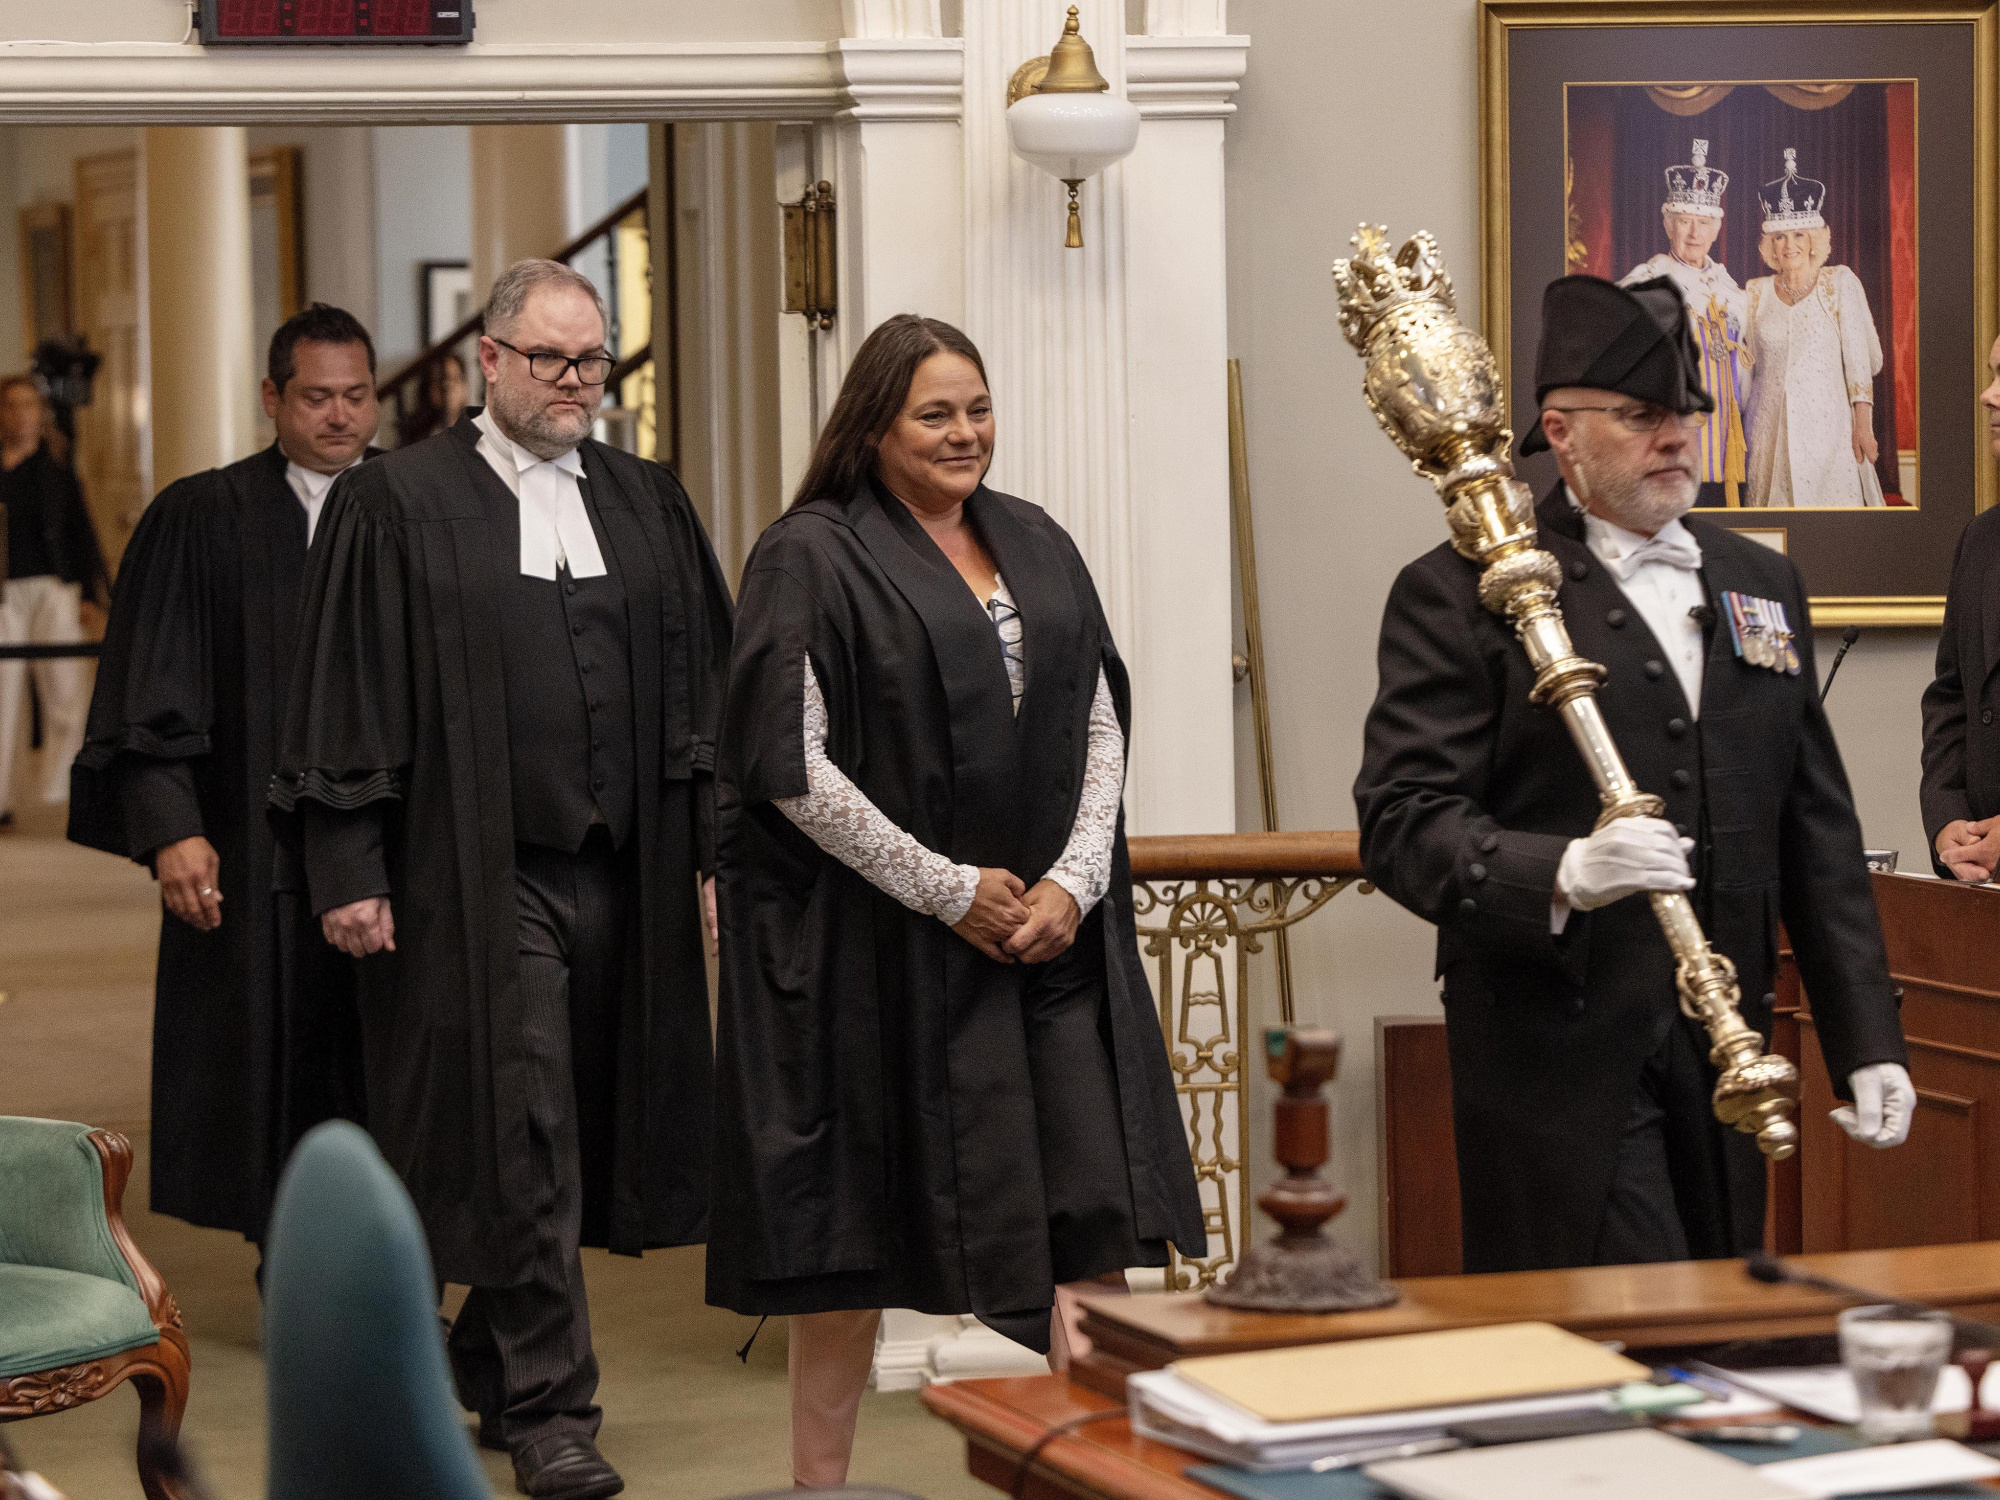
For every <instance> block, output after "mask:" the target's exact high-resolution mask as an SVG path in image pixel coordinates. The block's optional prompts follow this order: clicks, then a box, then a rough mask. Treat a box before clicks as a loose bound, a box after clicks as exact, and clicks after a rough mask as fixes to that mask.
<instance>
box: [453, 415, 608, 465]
mask: <svg viewBox="0 0 2000 1500" xmlns="http://www.w3.org/2000/svg"><path fill="white" fill-rule="evenodd" d="M472 425H473V426H474V427H477V428H478V429H479V430H480V431H481V432H483V433H485V434H486V435H487V436H488V437H490V438H491V439H493V442H494V445H495V446H496V447H498V448H499V449H500V451H501V452H502V453H504V454H506V455H507V459H508V461H509V462H510V463H512V464H513V465H514V473H515V474H516V475H517V476H518V475H521V474H525V473H527V472H528V470H530V469H532V468H533V467H534V466H535V465H536V464H553V465H555V467H557V468H558V469H561V470H562V471H563V472H564V473H566V474H574V475H575V476H576V477H577V478H579V479H581V478H582V477H583V457H582V455H581V454H579V453H578V452H577V450H576V449H574V448H572V449H570V450H569V452H567V453H563V454H558V455H557V456H556V457H554V458H541V457H538V456H537V455H535V454H533V453H530V452H529V451H528V450H527V449H526V448H523V447H522V446H521V445H520V444H519V443H517V442H515V441H514V440H513V439H512V438H510V437H509V436H507V434H506V433H504V432H502V431H501V430H500V424H499V423H498V422H496V421H494V420H493V413H492V412H491V411H490V410H486V409H482V410H481V411H480V413H479V415H478V416H476V417H474V418H473V419H472Z"/></svg>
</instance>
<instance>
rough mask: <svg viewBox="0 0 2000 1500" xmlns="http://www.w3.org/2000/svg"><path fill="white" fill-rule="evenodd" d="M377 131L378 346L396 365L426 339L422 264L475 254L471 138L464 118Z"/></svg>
mask: <svg viewBox="0 0 2000 1500" xmlns="http://www.w3.org/2000/svg"><path fill="white" fill-rule="evenodd" d="M482 14H483V11H482ZM374 136H375V225H376V228H375V258H376V281H377V291H376V297H377V302H376V313H375V346H376V349H377V351H378V352H379V354H380V356H381V361H382V368H383V369H384V370H394V369H395V368H396V367H397V366H398V365H400V364H401V363H402V362H403V361H404V360H406V359H408V358H409V357H410V356H411V355H412V354H415V353H416V352H417V350H418V349H420V348H421V347H422V346H423V336H422V335H423V330H422V327H421V325H420V321H419V320H420V318H421V316H422V297H421V290H422V280H421V273H420V272H419V270H418V267H419V264H420V263H421V262H423V261H426V260H462V261H469V260H470V259H471V258H472V139H471V135H470V133H469V131H468V130H467V128H466V127H465V126H463V125H383V126H379V127H377V128H376V130H375V131H374Z"/></svg>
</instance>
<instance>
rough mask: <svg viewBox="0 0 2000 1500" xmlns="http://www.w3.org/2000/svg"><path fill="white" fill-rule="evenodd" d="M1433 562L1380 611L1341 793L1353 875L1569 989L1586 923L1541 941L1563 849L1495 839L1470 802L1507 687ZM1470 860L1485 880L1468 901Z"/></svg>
mask: <svg viewBox="0 0 2000 1500" xmlns="http://www.w3.org/2000/svg"><path fill="white" fill-rule="evenodd" d="M1438 562H1439V558H1438V557H1437V556H1436V555H1435V554H1433V555H1432V556H1431V557H1427V558H1421V559H1419V560H1418V561H1417V562H1415V563H1412V564H1411V565H1410V566H1409V567H1407V568H1405V569H1404V570H1403V572H1402V574H1401V575H1400V576H1399V577H1398V578H1397V579H1396V583H1395V587H1394V588H1392V589H1391V590H1390V593H1389V602H1388V605H1387V607H1386V608H1385V610H1384V612H1383V619H1382V637H1381V644H1380V646H1379V648H1378V650H1377V653H1376V659H1377V669H1378V672H1379V674H1380V684H1381V685H1380V688H1379V690H1378V691H1377V694H1376V697H1375V702H1374V705H1373V706H1372V707H1371V708H1370V709H1369V712H1368V722H1367V726H1366V729H1365V731H1364V748H1363V753H1362V762H1361V772H1360V774H1359V776H1357V777H1356V779H1355V783H1354V802H1355V807H1356V809H1357V811H1358V812H1359V813H1360V818H1361V862H1362V868H1363V869H1364V870H1365V871H1366V873H1367V876H1368V878H1369V879H1370V880H1371V881H1373V882H1374V883H1375V884H1376V885H1378V886H1379V887H1381V889H1382V890H1384V891H1386V892H1387V893H1388V894H1389V895H1390V896H1392V897H1394V898H1395V900H1396V901H1397V902H1398V903H1400V904H1401V905H1403V906H1405V907H1407V908H1409V910H1411V911H1413V912H1415V913H1416V914H1417V915H1418V916H1420V917H1422V918H1424V920H1426V921H1428V922H1432V923H1434V924H1436V925H1437V927H1438V928H1439V930H1440V932H1441V933H1442V934H1445V935H1447V936H1451V937H1455V938H1457V939H1458V940H1460V941H1462V942H1463V943H1464V945H1465V946H1466V947H1467V948H1468V949H1481V950H1486V951H1500V952H1505V953H1507V954H1509V955H1511V956H1512V957H1514V958H1517V959H1524V960H1527V961H1530V962H1533V963H1536V964H1539V965H1542V966H1543V967H1547V968H1561V969H1563V970H1565V971H1567V972H1570V973H1571V974H1573V975H1574V976H1577V977H1579V978H1580V977H1581V974H1582V972H1583V960H1584V957H1585V952H1586V950H1585V946H1584V944H1585V940H1586V934H1587V932H1588V928H1589V925H1590V924H1589V914H1588V913H1585V912H1571V913H1570V915H1569V919H1568V922H1567V924H1566V925H1565V927H1564V929H1563V933H1562V936H1561V939H1560V940H1558V938H1557V937H1556V936H1555V935H1554V934H1552V933H1551V932H1550V931H1549V914H1550V905H1551V903H1552V901H1553V900H1554V899H1555V894H1556V866H1557V865H1558V864H1560V863H1561V862H1562V855H1563V850H1564V849H1565V848H1566V847H1567V846H1568V844H1569V842H1570V841H1569V840H1568V839H1567V838H1564V837H1562V836H1560V835H1556V834H1542V833H1528V832H1521V831H1517V830H1511V829H1506V828H1502V827H1501V826H1500V825H1499V824H1498V823H1497V822H1496V821H1495V820H1494V819H1493V817H1492V816H1491V815H1490V814H1489V813H1488V812H1487V811H1486V810H1485V808H1484V806H1483V805H1482V800H1481V799H1482V798H1483V797H1484V795H1485V793H1486V790H1487V787H1486V778H1487V774H1488V770H1489V760H1490V757H1491V751H1492V746H1493V743H1494V740H1495V739H1496V738H1497V737H1498V734H1499V725H1500V717H1501V713H1502V710H1503V707H1504V703H1503V694H1504V691H1505V683H1506V679H1505V676H1504V674H1503V673H1501V672H1500V671H1498V670H1496V669H1495V667H1494V665H1493V664H1492V663H1490V662H1488V661H1487V660H1486V659H1485V657H1484V655H1483V648H1482V644H1481V643H1482V641H1484V640H1485V639H1487V635H1486V633H1485V632H1484V631H1482V630H1481V629H1480V628H1479V627H1480V625H1481V624H1482V623H1483V622H1482V620H1481V619H1480V616H1482V615H1484V607H1483V606H1482V605H1481V604H1480V603H1479V600H1478V597H1477V594H1476V592H1475V590H1474V589H1473V587H1472V586H1471V580H1470V576H1469V574H1468V577H1467V578H1466V579H1465V580H1464V582H1465V584H1466V587H1464V588H1463V589H1462V590H1460V589H1454V588H1452V587H1451V586H1450V584H1451V583H1452V582H1456V581H1457V580H1454V579H1447V578H1445V577H1443V576H1441V574H1440V570H1439V568H1438V566H1437V564H1438ZM1456 564H1457V559H1455V558H1454V559H1447V560H1445V566H1446V567H1451V566H1455V565H1456ZM1509 645H1511V643H1509ZM1475 863H1477V864H1480V865H1482V866H1483V867H1484V870H1485V873H1486V877H1487V878H1486V879H1484V880H1482V881H1479V882H1478V898H1477V900H1472V899H1469V898H1470V897H1471V895H1472V891H1473V882H1472V881H1471V880H1470V879H1469V878H1468V873H1469V867H1470V866H1471V865H1473V864H1475ZM1468 908H1469V909H1468Z"/></svg>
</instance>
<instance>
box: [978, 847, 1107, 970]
mask: <svg viewBox="0 0 2000 1500" xmlns="http://www.w3.org/2000/svg"><path fill="white" fill-rule="evenodd" d="M1081 921H1082V914H1081V913H1080V912H1079V911H1078V910H1077V905H1076V898H1075V897H1074V896H1072V895H1070V893H1069V892H1068V891H1066V890H1064V889H1063V888H1062V887H1061V886H1060V885H1058V884H1057V883H1056V882H1055V881H1053V880H1042V881H1037V882H1036V884H1035V888H1034V889H1033V890H1029V889H1028V888H1027V886H1025V885H1024V884H1023V883H1022V881H1021V877H1020V876H1018V875H1015V874H1013V873H1011V872H1010V871H1007V870H993V869H981V870H980V872H979V888H978V890H977V891H975V892H974V893H973V897H972V905H971V907H970V908H969V909H968V910H967V911H966V913H965V915H964V916H963V917H961V918H959V919H958V921H957V922H955V923H954V924H953V925H952V929H951V930H952V931H953V932H955V933H957V934H958V935H959V936H960V937H962V938H964V939H965V940H966V941H967V942H968V943H970V944H972V946H973V947H975V948H977V949H978V950H979V951H980V952H981V953H984V954H985V955H986V956H987V957H988V958H990V959H993V960H994V961H995V962H996V963H1003V964H1007V963H1024V964H1043V963H1047V962H1048V961H1049V960H1050V959H1052V958H1057V957H1059V956H1061V955H1062V954H1063V953H1065V952H1067V951H1068V949H1069V946H1070V944H1071V943H1073V942H1075V941H1076V929H1077V926H1078V924H1079V923H1080V922H1081Z"/></svg>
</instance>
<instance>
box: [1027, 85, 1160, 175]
mask: <svg viewBox="0 0 2000 1500" xmlns="http://www.w3.org/2000/svg"><path fill="white" fill-rule="evenodd" d="M1007 140H1008V144H1010V145H1011V146H1012V147H1013V148H1014V154H1015V155H1016V156H1018V157H1020V158H1021V160H1023V161H1025V162H1027V163H1028V164H1029V165H1030V166H1034V167H1040V168H1041V169H1042V170H1043V171H1044V172H1047V173H1048V174H1049V175H1050V176H1051V177H1055V178H1060V179H1061V180H1063V181H1065V182H1073V181H1076V180H1077V179H1079V178H1083V177H1095V176H1096V175H1097V174H1098V173H1099V172H1102V171H1103V170H1104V169H1105V168H1106V167H1108V166H1110V165H1111V164H1112V163H1113V162H1115V161H1122V160H1124V159H1125V158H1126V157H1127V156H1130V155H1131V154H1132V148H1133V147H1134V146H1136V145H1138V144H1139V111H1138V108H1137V106H1135V105H1134V104H1133V103H1132V102H1131V101H1130V100H1129V99H1121V98H1119V97H1118V96H1117V95H1116V94H1109V93H1106V94H1029V95H1026V96H1025V97H1024V98H1022V100H1021V101H1020V102H1019V103H1018V104H1016V105H1014V106H1013V107H1012V108H1011V109H1009V110H1008V111H1007Z"/></svg>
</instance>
